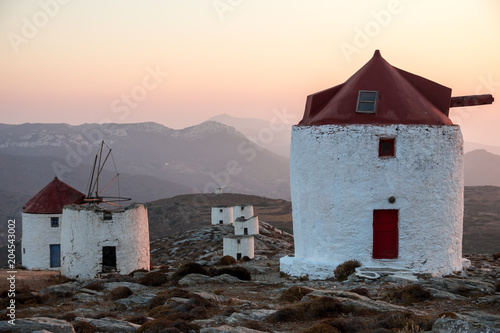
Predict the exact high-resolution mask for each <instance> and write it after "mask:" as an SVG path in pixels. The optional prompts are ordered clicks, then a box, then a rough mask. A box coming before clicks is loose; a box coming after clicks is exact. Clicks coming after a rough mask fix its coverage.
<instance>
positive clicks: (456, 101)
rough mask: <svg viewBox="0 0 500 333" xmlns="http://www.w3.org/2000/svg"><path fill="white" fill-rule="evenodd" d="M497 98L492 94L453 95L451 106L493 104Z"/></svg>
mask: <svg viewBox="0 0 500 333" xmlns="http://www.w3.org/2000/svg"><path fill="white" fill-rule="evenodd" d="M494 100H495V99H494V98H493V96H492V95H490V94H486V95H470V96H457V97H452V98H451V102H450V108H458V107H462V106H475V105H485V104H492V103H493V101H494Z"/></svg>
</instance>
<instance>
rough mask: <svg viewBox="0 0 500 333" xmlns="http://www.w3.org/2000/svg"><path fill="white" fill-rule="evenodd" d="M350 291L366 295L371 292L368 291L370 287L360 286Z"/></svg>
mask: <svg viewBox="0 0 500 333" xmlns="http://www.w3.org/2000/svg"><path fill="white" fill-rule="evenodd" d="M349 292H351V293H356V294H358V295H361V296H366V297H368V296H369V295H370V293H369V292H368V289H366V288H360V287H358V288H354V289H351V290H349Z"/></svg>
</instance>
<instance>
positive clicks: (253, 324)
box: [241, 320, 271, 332]
mask: <svg viewBox="0 0 500 333" xmlns="http://www.w3.org/2000/svg"><path fill="white" fill-rule="evenodd" d="M241 325H242V326H244V327H246V328H249V329H252V330H255V331H260V332H271V330H269V329H268V328H266V327H265V326H264V325H262V323H261V322H260V321H257V320H249V321H246V322H243V323H241Z"/></svg>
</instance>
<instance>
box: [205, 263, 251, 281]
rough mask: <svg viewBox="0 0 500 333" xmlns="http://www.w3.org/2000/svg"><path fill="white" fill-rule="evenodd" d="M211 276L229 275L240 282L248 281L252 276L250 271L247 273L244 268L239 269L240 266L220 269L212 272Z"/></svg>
mask: <svg viewBox="0 0 500 333" xmlns="http://www.w3.org/2000/svg"><path fill="white" fill-rule="evenodd" d="M212 274H213V275H214V276H217V275H222V274H229V275H231V276H234V277H236V278H238V279H240V280H243V281H250V280H251V279H252V275H251V274H250V271H248V269H246V268H245V267H240V266H234V267H222V268H219V269H215V270H213V271H212Z"/></svg>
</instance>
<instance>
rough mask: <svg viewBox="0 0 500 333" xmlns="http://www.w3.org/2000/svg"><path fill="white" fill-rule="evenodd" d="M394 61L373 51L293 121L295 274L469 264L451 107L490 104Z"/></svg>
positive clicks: (287, 266)
mask: <svg viewBox="0 0 500 333" xmlns="http://www.w3.org/2000/svg"><path fill="white" fill-rule="evenodd" d="M492 102H493V97H492V96H491V95H480V96H462V97H451V89H450V88H447V87H445V86H442V85H440V84H438V83H435V82H432V81H430V80H428V79H425V78H423V77H420V76H417V75H415V74H412V73H409V72H406V71H404V70H401V69H399V68H396V67H393V66H392V65H391V64H389V63H388V62H387V61H386V60H384V59H383V58H382V56H381V54H380V52H379V51H378V50H377V51H376V52H375V54H374V55H373V57H372V59H371V60H370V61H369V62H368V63H366V64H365V65H364V66H363V67H362V68H361V69H360V70H358V71H357V72H356V73H355V74H354V75H353V76H351V77H350V78H349V79H348V80H347V81H346V82H344V83H342V84H340V85H337V86H335V87H332V88H329V89H326V90H323V91H320V92H318V93H315V94H312V95H310V96H308V97H307V101H306V107H305V112H304V117H303V119H302V120H301V121H300V122H299V124H298V125H296V126H294V127H293V130H292V144H291V154H290V155H291V156H290V181H291V195H292V207H293V231H294V237H295V256H294V257H285V258H282V259H281V270H282V271H283V272H285V273H287V274H290V275H293V276H304V275H308V276H309V277H310V278H313V279H314V278H316V279H322V278H327V277H331V276H333V270H334V269H335V268H336V267H337V266H338V265H339V264H342V263H343V262H345V261H347V260H351V259H356V260H358V261H359V262H360V263H361V264H362V266H364V267H365V268H368V269H372V270H374V271H377V270H384V269H385V270H387V269H391V270H401V271H405V272H410V273H432V274H438V275H443V274H449V273H451V272H453V271H460V270H462V268H463V259H462V229H463V188H464V183H463V140H462V133H461V131H460V127H459V126H458V125H454V124H453V122H452V121H451V119H450V118H449V110H450V107H459V106H471V105H481V104H491V103H492Z"/></svg>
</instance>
